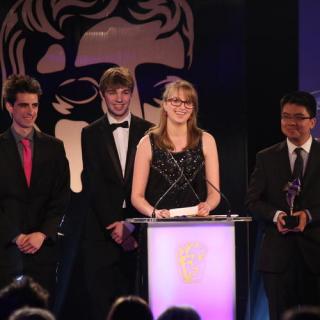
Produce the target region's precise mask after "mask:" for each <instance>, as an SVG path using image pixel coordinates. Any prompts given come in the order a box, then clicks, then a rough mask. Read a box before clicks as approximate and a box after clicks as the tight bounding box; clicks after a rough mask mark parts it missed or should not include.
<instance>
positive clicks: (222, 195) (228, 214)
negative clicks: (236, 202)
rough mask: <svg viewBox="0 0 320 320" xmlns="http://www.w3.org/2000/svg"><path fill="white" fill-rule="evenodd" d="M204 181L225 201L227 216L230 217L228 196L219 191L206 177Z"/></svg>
mask: <svg viewBox="0 0 320 320" xmlns="http://www.w3.org/2000/svg"><path fill="white" fill-rule="evenodd" d="M205 181H206V182H207V183H208V184H209V185H210V186H211V187H212V189H213V190H215V191H217V192H218V193H219V194H220V196H221V197H222V199H223V200H224V201H225V203H226V205H227V207H228V209H227V218H230V217H231V213H232V209H231V203H230V201H229V200H228V198H227V197H226V196H225V195H224V194H223V193H222V191H220V190H219V189H218V188H217V187H216V186H215V185H214V184H213V183H211V182H210V181H209V180H208V179H205Z"/></svg>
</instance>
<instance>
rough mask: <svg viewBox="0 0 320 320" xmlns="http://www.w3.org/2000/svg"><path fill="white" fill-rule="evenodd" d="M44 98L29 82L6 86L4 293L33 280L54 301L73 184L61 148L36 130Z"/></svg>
mask: <svg viewBox="0 0 320 320" xmlns="http://www.w3.org/2000/svg"><path fill="white" fill-rule="evenodd" d="M40 95H41V87H40V84H39V83H38V81H36V80H35V79H33V78H31V77H29V76H25V75H12V76H10V77H9V78H8V79H7V80H6V81H5V82H4V85H3V98H4V100H5V106H6V108H7V110H8V112H9V113H10V115H11V117H12V125H11V127H10V128H9V129H8V130H7V131H5V132H4V133H3V134H1V135H0V154H1V157H0V287H3V286H5V285H7V284H9V283H10V282H11V281H12V279H13V278H14V277H17V276H21V275H23V274H25V275H29V276H31V277H32V278H33V279H34V280H35V281H37V282H38V283H40V284H41V285H42V286H43V287H44V288H46V289H47V290H48V291H49V292H50V294H51V301H52V299H53V298H54V291H55V270H56V262H57V258H58V250H57V249H58V246H57V243H56V240H57V229H58V226H59V224H60V221H61V218H62V216H63V215H64V214H65V213H66V210H67V207H68V203H69V196H70V191H69V180H70V179H69V166H68V161H67V159H66V156H65V151H64V147H63V144H62V142H61V141H59V140H57V139H55V138H54V137H51V136H49V135H46V134H44V133H42V132H39V131H37V130H35V129H34V125H35V121H36V119H37V114H38V108H39V97H40Z"/></svg>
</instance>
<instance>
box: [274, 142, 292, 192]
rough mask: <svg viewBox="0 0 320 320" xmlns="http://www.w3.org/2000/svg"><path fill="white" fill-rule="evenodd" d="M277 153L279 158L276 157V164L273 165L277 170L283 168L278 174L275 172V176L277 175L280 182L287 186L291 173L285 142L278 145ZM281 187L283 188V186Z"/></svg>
mask: <svg viewBox="0 0 320 320" xmlns="http://www.w3.org/2000/svg"><path fill="white" fill-rule="evenodd" d="M279 153H280V156H279V157H277V160H276V161H277V163H275V165H276V167H277V168H283V170H281V171H280V172H277V171H275V174H276V175H278V177H279V178H280V179H281V181H285V184H287V183H288V182H289V181H290V180H291V176H292V173H291V167H290V159H289V154H288V146H287V142H286V141H283V142H282V143H280V145H279ZM283 187H285V185H284V186H283Z"/></svg>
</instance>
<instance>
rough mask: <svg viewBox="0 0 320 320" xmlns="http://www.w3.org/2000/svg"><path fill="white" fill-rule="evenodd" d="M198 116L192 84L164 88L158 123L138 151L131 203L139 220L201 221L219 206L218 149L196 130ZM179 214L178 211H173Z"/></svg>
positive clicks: (212, 141) (184, 82)
mask: <svg viewBox="0 0 320 320" xmlns="http://www.w3.org/2000/svg"><path fill="white" fill-rule="evenodd" d="M197 113H198V95H197V92H196V90H195V88H194V86H193V85H192V84H191V83H189V82H187V81H185V80H177V81H175V82H172V83H170V84H169V85H167V87H166V90H165V92H164V94H163V98H162V102H161V116H160V122H159V124H158V125H157V126H155V127H153V128H151V129H150V130H149V131H148V134H147V135H146V136H144V137H143V138H142V139H141V140H140V142H139V144H138V147H137V153H136V158H135V164H134V176H133V186H132V194H131V199H132V204H133V205H134V207H135V208H136V209H137V210H138V211H140V212H141V213H142V214H144V215H146V216H148V217H156V218H168V217H170V216H173V215H174V214H173V212H175V213H177V212H179V214H177V215H181V214H183V215H198V216H206V215H208V214H209V213H210V211H211V210H213V209H214V208H216V206H217V205H218V204H219V201H220V194H219V193H218V192H217V191H216V190H215V189H214V187H216V188H217V189H219V161H218V153H217V147H216V143H215V140H214V138H213V136H212V135H210V134H209V133H207V132H205V131H203V130H201V129H200V128H199V127H198V126H197ZM212 185H213V186H214V187H212ZM178 208H180V209H181V208H183V209H181V210H180V211H179V210H172V209H178ZM181 212H182V213H181Z"/></svg>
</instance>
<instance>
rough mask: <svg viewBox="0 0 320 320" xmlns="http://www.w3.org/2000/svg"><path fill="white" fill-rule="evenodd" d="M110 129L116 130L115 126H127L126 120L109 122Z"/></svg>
mask: <svg viewBox="0 0 320 320" xmlns="http://www.w3.org/2000/svg"><path fill="white" fill-rule="evenodd" d="M110 128H111V131H114V130H116V129H117V128H129V123H128V121H123V122H119V123H111V124H110Z"/></svg>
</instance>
